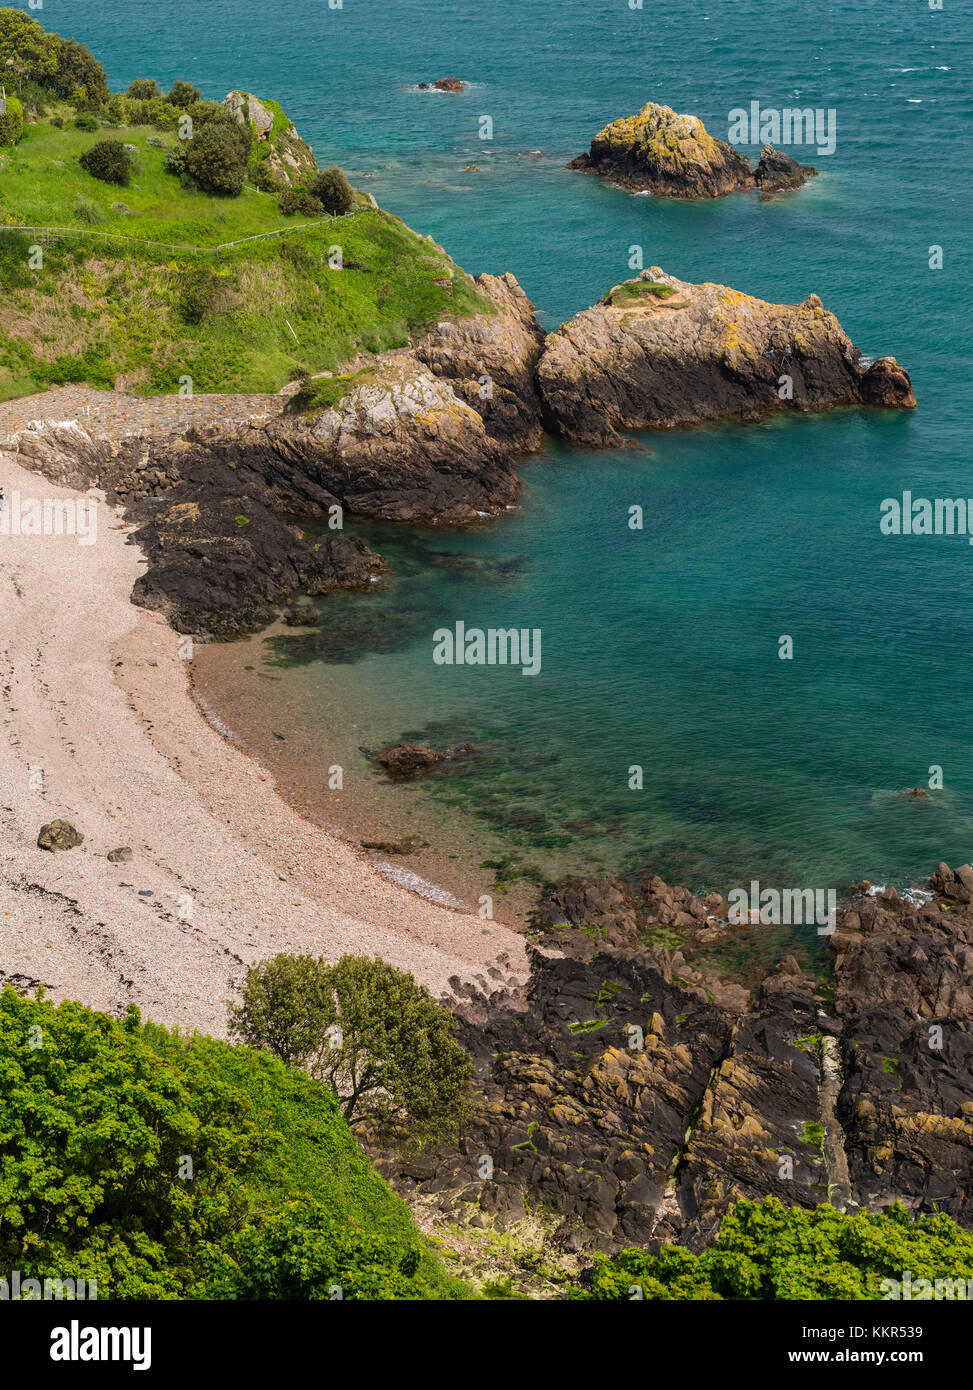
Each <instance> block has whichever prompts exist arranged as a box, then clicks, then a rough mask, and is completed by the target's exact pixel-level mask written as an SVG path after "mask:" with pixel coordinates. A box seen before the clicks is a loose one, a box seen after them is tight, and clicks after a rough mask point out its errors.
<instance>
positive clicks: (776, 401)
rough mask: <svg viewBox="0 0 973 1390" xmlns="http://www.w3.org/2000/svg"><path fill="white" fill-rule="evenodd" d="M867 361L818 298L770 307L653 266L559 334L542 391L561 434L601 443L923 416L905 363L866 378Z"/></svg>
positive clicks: (546, 359) (550, 342)
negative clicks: (768, 417)
mask: <svg viewBox="0 0 973 1390" xmlns="http://www.w3.org/2000/svg"><path fill="white" fill-rule="evenodd" d="M860 356H861V355H860V353H859V352H858V350H857V349H856V348H855V347H854V346H853V345H852V343H851V341H850V339H849V338H848V337H847V335H846V334H845V333H844V331H843V330H842V328H841V325H840V324H839V322H838V320H837V319H836V318H835V316H834V314H831V313H829V312H827V311H826V310H825V309H824V308H823V307H822V304H821V300H820V299H819V298H818V296H817V295H814V294H812V295H809V296H808V298H807V299H806V300H805V301H804V302H803V303H802V304H793V305H792V304H769V303H767V301H766V300H762V299H756V298H754V297H753V296H751V295H746V294H742V293H741V292H740V291H739V290H734V289H730V288H729V287H728V286H726V285H717V284H710V283H705V284H700V285H693V284H689V283H687V282H686V281H683V280H677V279H676V277H675V276H674V275H669V274H667V273H666V272H665V271H664V270H661V269H660V268H659V267H658V266H653V267H652V268H651V269H649V270H645V271H642V273H641V274H640V275H639V276H638V277H637V278H636V279H635V280H629V281H626V282H625V283H624V284H621V285H616V286H615V287H614V288H613V289H611V290H609V292H608V293H607V294H606V295H605V296H604V297H603V298H602V299H601V300H600V301H599V303H598V304H596V305H595V306H594V307H593V308H591V309H586V310H584V312H583V313H580V314H578V315H576V316H575V317H574V318H573V319H571V320H570V322H569V323H566V324H563V325H562V326H561V327H560V328H559V329H558V330H557V332H555V333H551V334H548V337H547V339H546V341H545V344H544V351H543V352H542V354H541V357H540V360H539V362H538V365H537V381H538V387H539V390H540V394H541V398H542V400H543V403H544V410H545V417H546V419H547V422H548V424H549V426H550V428H551V429H553V430H554V431H555V432H557V433H559V434H561V435H563V436H564V437H565V438H566V439H570V440H572V441H574V442H575V443H579V444H592V445H616V444H619V443H620V442H621V439H620V436H619V430H625V429H629V430H635V429H665V428H671V427H673V426H676V425H687V424H694V423H696V422H699V421H703V420H718V419H730V418H738V419H743V420H754V419H757V418H758V417H759V416H760V415H761V414H762V413H764V412H766V411H768V410H823V409H826V408H827V407H830V406H837V405H852V404H856V403H866V404H869V405H882V406H889V407H893V408H900V409H912V408H913V407H914V406H915V403H916V402H915V397H914V396H913V394H912V384H911V381H910V379H909V375H908V373H907V372H906V371H905V370H904V369H903V368H901V367H900V366H899V365H898V363H897V362H896V361H895V359H894V358H881V359H879V361H877V362H876V363H875V364H874V365H873V366H872V367H870V368H868V369H867V370H865V369H864V368H863V367H862V366H861V362H860Z"/></svg>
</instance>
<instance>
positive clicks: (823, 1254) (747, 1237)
mask: <svg viewBox="0 0 973 1390" xmlns="http://www.w3.org/2000/svg"><path fill="white" fill-rule="evenodd" d="M906 1271H908V1272H909V1274H910V1278H911V1281H912V1286H913V1288H915V1287H916V1282H917V1280H920V1279H928V1280H930V1282H931V1284H932V1285H933V1286H934V1285H935V1281H936V1280H937V1279H939V1280H948V1281H953V1280H961V1281H962V1282H963V1284H964V1285H966V1284H967V1281H973V1233H971V1232H969V1231H964V1230H963V1229H962V1228H961V1227H960V1226H957V1224H956V1222H955V1221H953V1220H952V1219H951V1218H950V1217H948V1216H947V1215H945V1213H942V1212H937V1213H936V1214H935V1215H927V1216H920V1217H918V1218H916V1219H913V1218H912V1216H910V1214H909V1213H908V1212H907V1211H906V1210H905V1208H904V1207H903V1206H901V1205H899V1204H895V1205H893V1206H891V1207H889V1208H887V1209H886V1210H885V1211H884V1212H882V1213H881V1214H876V1213H873V1212H868V1211H865V1210H864V1209H860V1210H858V1211H856V1212H854V1214H848V1213H846V1212H842V1211H836V1210H835V1209H834V1208H833V1207H830V1206H825V1205H822V1206H819V1207H816V1208H814V1210H813V1211H809V1210H808V1209H807V1208H805V1207H785V1206H784V1205H783V1203H782V1202H780V1201H779V1199H778V1198H776V1197H767V1198H766V1199H765V1200H764V1201H763V1202H748V1201H741V1202H737V1204H736V1205H735V1206H734V1207H733V1208H731V1210H730V1211H729V1212H728V1213H727V1214H726V1216H724V1218H723V1222H722V1225H721V1227H720V1234H719V1237H718V1239H717V1241H716V1243H715V1244H714V1245H713V1246H712V1247H711V1248H710V1249H709V1250H705V1251H704V1252H703V1253H702V1254H701V1255H694V1254H693V1253H692V1252H691V1251H689V1250H687V1249H685V1248H684V1247H683V1246H681V1245H665V1246H663V1247H662V1249H661V1250H660V1252H659V1254H658V1255H649V1254H647V1253H646V1252H645V1251H644V1250H623V1251H622V1252H621V1254H620V1255H618V1256H617V1257H616V1258H615V1259H609V1258H608V1257H607V1256H604V1255H596V1256H595V1267H594V1272H593V1277H592V1280H591V1286H590V1288H583V1289H575V1290H573V1291H572V1294H571V1297H572V1298H577V1299H607V1300H615V1301H619V1300H628V1299H632V1298H643V1299H702V1300H707V1299H761V1300H776V1299H787V1300H818V1299H855V1300H865V1299H881V1298H884V1297H887V1296H888V1295H889V1293H890V1286H889V1285H888V1284H884V1282H883V1281H886V1280H895V1281H900V1282H901V1281H902V1280H903V1278H904V1275H905V1272H906ZM964 1296H965V1295H964Z"/></svg>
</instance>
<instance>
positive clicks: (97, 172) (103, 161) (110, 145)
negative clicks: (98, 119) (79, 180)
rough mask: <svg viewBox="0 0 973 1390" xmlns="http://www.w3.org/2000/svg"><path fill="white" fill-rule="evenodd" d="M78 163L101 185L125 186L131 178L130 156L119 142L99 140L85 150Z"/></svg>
mask: <svg viewBox="0 0 973 1390" xmlns="http://www.w3.org/2000/svg"><path fill="white" fill-rule="evenodd" d="M78 162H79V163H80V165H81V167H82V169H84V170H85V171H86V172H87V173H89V174H90V175H91V176H92V178H95V179H100V180H101V182H102V183H117V184H126V183H128V181H129V179H130V178H131V176H132V156H131V155H130V154H129V152H128V150H127V149H126V148H125V146H124V145H123V144H122V142H121V140H99V141H98V143H97V145H92V146H91V148H90V149H87V150H85V152H84V154H82V155H81V156H80V157H79V160H78Z"/></svg>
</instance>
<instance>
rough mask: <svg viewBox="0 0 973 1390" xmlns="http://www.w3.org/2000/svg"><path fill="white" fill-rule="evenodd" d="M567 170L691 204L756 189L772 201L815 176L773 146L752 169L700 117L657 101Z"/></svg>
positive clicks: (616, 124) (615, 124)
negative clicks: (688, 200) (696, 200)
mask: <svg viewBox="0 0 973 1390" xmlns="http://www.w3.org/2000/svg"><path fill="white" fill-rule="evenodd" d="M568 168H569V169H580V170H583V171H584V172H587V173H596V174H601V175H603V176H604V177H605V178H608V179H610V180H611V182H612V183H616V184H618V185H619V186H620V187H622V188H627V189H628V190H629V192H631V193H654V194H656V195H658V196H660V197H666V198H690V199H699V198H721V197H723V196H724V195H725V194H727V193H736V192H739V191H746V190H748V189H752V188H759V190H760V192H761V194H762V195H763V196H765V197H768V196H771V195H772V194H774V193H779V192H786V191H790V190H792V189H795V188H800V187H801V186H802V185H803V184H804V183H805V181H806V180H807V179H808V178H811V177H813V176H814V175H815V174H816V173H817V170H816V169H812V168H810V167H809V166H802V165H799V164H798V163H797V161H796V160H794V159H792V158H791V157H790V156H789V155H786V154H782V153H781V152H779V151H777V150H775V149H774V148H773V147H772V146H770V145H766V146H764V148H763V149H762V150H761V151H760V161H759V164H758V166H757V168H756V169H754V168H753V166H752V165H751V164H750V161H749V160H748V159H747V158H746V157H745V156H744V155H742V154H740V153H738V151H737V150H735V149H734V148H733V146H732V145H728V144H727V143H726V141H724V140H717V139H716V138H715V137H714V136H712V135H710V133H709V132H708V131H707V129H706V127H705V126H704V125H703V122H702V121H701V120H700V119H699V117H698V116H686V115H680V114H679V112H678V111H674V110H673V109H672V107H671V106H660V105H659V104H658V103H656V102H654V101H649V102H646V104H645V105H644V106H643V107H642V109H641V110H640V111H638V112H636V114H635V115H634V116H622V117H619V119H618V120H616V121H612V122H610V124H609V125H606V126H605V128H604V129H603V130H600V131H599V132H598V134H597V135H596V136H595V137H594V139H593V140H592V142H591V148H590V150H589V151H588V152H587V154H582V155H578V157H577V158H576V159H573V160H572V161H571V163H570V164H569V165H568Z"/></svg>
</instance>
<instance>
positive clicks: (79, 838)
mask: <svg viewBox="0 0 973 1390" xmlns="http://www.w3.org/2000/svg"><path fill="white" fill-rule="evenodd" d="M83 842H84V836H83V835H82V834H81V831H80V830H75V828H74V826H73V825H72V824H71V823H70V821H66V820H52V821H51V823H50V825H42V826H41V829H40V834H39V835H38V836H37V848H38V849H47V850H65V849H77V847H78V845H80V844H82V843H83Z"/></svg>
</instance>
